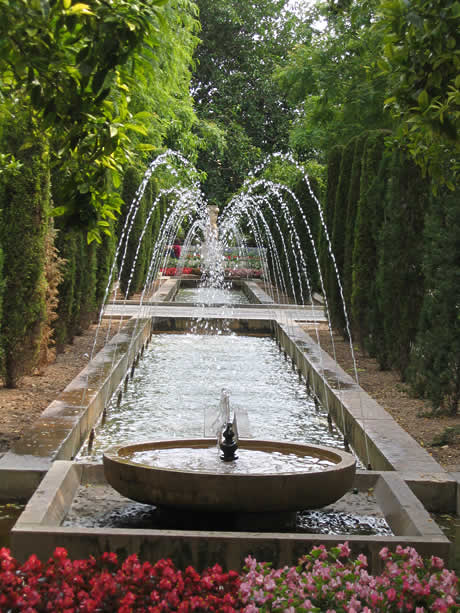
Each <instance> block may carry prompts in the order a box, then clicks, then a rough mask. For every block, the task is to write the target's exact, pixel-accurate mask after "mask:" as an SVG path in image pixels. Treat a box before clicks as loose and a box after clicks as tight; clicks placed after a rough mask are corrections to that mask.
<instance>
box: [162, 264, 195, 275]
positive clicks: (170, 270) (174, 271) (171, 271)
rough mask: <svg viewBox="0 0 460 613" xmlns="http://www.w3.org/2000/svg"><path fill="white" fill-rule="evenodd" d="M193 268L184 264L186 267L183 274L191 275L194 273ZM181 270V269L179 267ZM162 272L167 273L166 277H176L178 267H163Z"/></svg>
mask: <svg viewBox="0 0 460 613" xmlns="http://www.w3.org/2000/svg"><path fill="white" fill-rule="evenodd" d="M193 270H194V269H193V268H189V267H187V266H184V268H183V269H182V274H183V275H191V274H192V273H193ZM179 271H180V269H179ZM160 272H161V273H162V274H163V275H165V277H175V276H176V275H177V268H176V267H175V266H172V267H170V268H161V269H160Z"/></svg>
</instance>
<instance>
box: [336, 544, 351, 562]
mask: <svg viewBox="0 0 460 613" xmlns="http://www.w3.org/2000/svg"><path fill="white" fill-rule="evenodd" d="M338 548H339V549H340V553H339V557H340V558H348V556H349V555H350V553H351V549H350V547H349V546H348V541H346V542H345V543H342V544H340V545H338Z"/></svg>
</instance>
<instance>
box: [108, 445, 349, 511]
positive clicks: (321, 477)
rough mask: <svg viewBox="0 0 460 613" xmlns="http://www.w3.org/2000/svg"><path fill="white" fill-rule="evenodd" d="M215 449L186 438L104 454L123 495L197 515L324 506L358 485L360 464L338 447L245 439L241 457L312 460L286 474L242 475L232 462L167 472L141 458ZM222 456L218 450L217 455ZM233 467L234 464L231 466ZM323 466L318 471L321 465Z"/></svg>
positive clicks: (112, 479) (113, 483)
mask: <svg viewBox="0 0 460 613" xmlns="http://www.w3.org/2000/svg"><path fill="white" fill-rule="evenodd" d="M200 449H201V450H203V452H204V453H208V452H209V450H210V449H212V450H215V449H216V444H215V441H213V440H212V439H180V440H167V441H155V442H147V443H138V444H133V445H119V446H116V447H112V448H111V449H109V450H108V451H106V452H105V453H104V471H105V476H106V479H107V481H108V483H109V484H110V485H111V486H112V487H113V488H114V489H115V490H117V491H118V492H119V493H120V494H122V495H123V496H126V497H127V498H130V499H132V500H136V501H137V502H142V503H146V504H152V505H154V506H158V507H171V508H175V509H184V510H186V509H187V510H191V511H211V512H213V511H218V512H237V513H241V512H249V513H252V512H255V513H272V512H284V511H300V510H304V509H316V508H321V507H324V506H326V505H328V504H331V503H332V502H335V501H336V500H338V499H339V498H341V497H342V496H343V495H344V494H345V492H346V491H347V490H349V489H350V487H351V486H352V484H353V478H354V474H355V468H356V461H355V458H354V457H353V456H352V455H351V454H349V453H346V452H344V451H341V450H339V449H334V448H332V447H322V446H317V445H304V444H299V443H289V442H283V441H261V440H255V439H244V440H242V439H240V441H239V448H238V454H241V455H243V454H244V453H245V451H246V450H248V451H250V452H257V453H258V454H259V452H260V453H262V454H267V458H268V457H269V456H270V455H272V454H276V455H277V457H278V458H279V457H281V458H282V456H287V458H289V457H292V456H293V455H294V456H298V458H300V459H303V458H311V459H312V465H310V466H309V465H308V461H307V466H306V468H305V469H302V468H301V467H300V468H299V467H297V468H295V469H294V468H292V467H290V461H287V464H286V472H283V469H282V468H281V469H277V471H276V472H266V471H265V472H264V471H263V470H262V469H261V470H260V472H250V473H247V472H242V471H240V472H238V471H237V470H235V471H233V470H232V469H231V467H228V466H226V464H227V463H225V462H221V464H222V467H220V466H219V465H218V466H217V468H213V469H211V468H210V469H209V470H208V469H205V468H199V469H197V468H196V467H194V466H193V462H192V461H191V462H190V466H187V465H186V466H185V467H181V468H179V469H177V468H169V467H168V468H166V467H165V466H156V465H155V464H154V460H153V462H152V463H146V461H138V460H137V459H135V458H147V457H148V455H149V452H153V455H154V456H155V455H158V454H161V451H162V450H166V451H167V452H168V451H170V450H184V452H185V453H187V450H191V451H190V454H191V455H196V452H197V450H200ZM216 454H217V451H216ZM238 461H239V460H236V462H235V463H234V464H235V465H236V464H237V463H238ZM229 464H233V462H232V463H229ZM315 464H317V466H315Z"/></svg>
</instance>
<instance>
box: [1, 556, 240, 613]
mask: <svg viewBox="0 0 460 613" xmlns="http://www.w3.org/2000/svg"><path fill="white" fill-rule="evenodd" d="M238 586H239V578H238V573H236V572H234V571H230V572H228V573H224V572H222V568H221V567H220V566H218V565H215V566H213V567H212V568H210V569H208V570H206V571H204V572H203V573H202V574H201V575H200V574H199V573H197V572H196V571H195V570H194V569H193V568H192V567H191V566H189V567H188V568H186V569H185V571H183V572H182V571H180V570H177V569H176V568H175V567H174V565H173V564H172V562H171V560H160V561H159V562H157V563H156V564H154V565H152V564H150V563H149V562H144V563H141V562H139V560H138V559H137V556H135V555H132V556H129V557H128V558H127V559H126V560H125V561H124V562H123V563H122V564H119V562H118V559H117V556H116V554H114V553H105V554H103V556H102V558H101V560H99V561H96V559H95V558H93V557H90V558H89V559H88V560H75V561H71V560H70V559H69V558H68V557H67V552H66V551H65V549H63V548H62V547H58V548H57V549H56V550H55V552H54V555H53V557H52V558H50V559H49V560H48V562H46V563H45V564H42V563H41V562H40V560H39V559H38V558H37V557H36V556H35V555H32V556H30V558H29V559H28V560H27V562H26V563H25V564H23V565H22V566H20V565H19V564H18V562H17V561H16V560H15V559H14V558H13V557H12V556H11V555H10V552H9V550H8V549H5V548H2V549H0V611H11V612H12V613H13V612H16V611H22V612H24V613H38V612H41V611H59V612H60V613H77V612H78V613H92V612H93V611H94V612H96V611H118V612H119V613H131V612H134V611H135V612H141V611H144V612H146V613H147V612H148V613H162V612H166V611H177V612H178V613H187V612H189V611H190V612H191V611H196V612H200V611H217V612H219V613H220V612H222V613H232V612H233V611H239V610H240V606H239V601H238Z"/></svg>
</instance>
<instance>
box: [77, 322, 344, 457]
mask: <svg viewBox="0 0 460 613" xmlns="http://www.w3.org/2000/svg"><path fill="white" fill-rule="evenodd" d="M222 388H226V389H227V390H228V391H229V393H230V404H231V406H232V407H236V408H240V409H243V410H245V411H247V414H248V417H249V428H250V430H251V434H252V435H253V436H254V437H256V438H259V439H278V440H289V441H294V442H301V443H310V444H320V445H331V446H333V447H342V436H341V435H340V433H337V432H336V431H334V433H330V432H329V431H328V424H327V419H326V413H325V411H323V410H321V409H320V410H316V409H315V405H314V402H313V400H312V398H311V397H309V396H308V395H307V392H306V388H305V384H304V383H303V382H302V383H299V380H298V376H297V375H296V374H295V373H294V372H293V371H292V369H291V368H290V366H289V365H288V363H287V362H285V361H284V360H283V359H281V356H280V353H279V350H278V347H277V345H276V343H275V341H274V340H273V339H272V338H268V337H262V338H261V337H248V336H236V335H230V336H226V335H196V334H177V335H176V334H158V335H154V336H153V337H152V342H151V343H150V345H149V349H148V350H147V351H146V352H145V353H144V358H143V359H142V360H141V362H140V364H139V367H138V368H137V369H136V371H135V375H134V378H133V379H132V380H131V381H130V382H129V386H128V391H127V392H126V393H124V394H123V399H122V403H121V405H120V407H119V408H117V407H116V402H115V401H113V402H112V404H111V405H110V406H109V408H108V414H107V419H106V422H105V424H104V425H103V426H101V425H100V426H99V427H98V428H97V430H96V438H95V442H94V446H93V450H92V453H91V456H88V455H85V453H86V446H84V447H83V448H82V452H81V453H80V458H83V459H89V457H90V458H91V459H93V460H94V459H95V458H100V457H101V456H102V453H103V450H104V449H106V448H108V447H110V446H112V445H117V444H122V443H128V442H131V443H134V442H143V441H149V440H156V439H169V438H200V437H202V436H203V435H204V422H205V414H206V413H207V412H208V413H209V412H212V411H215V410H217V408H218V406H219V399H220V394H221V390H222Z"/></svg>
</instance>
